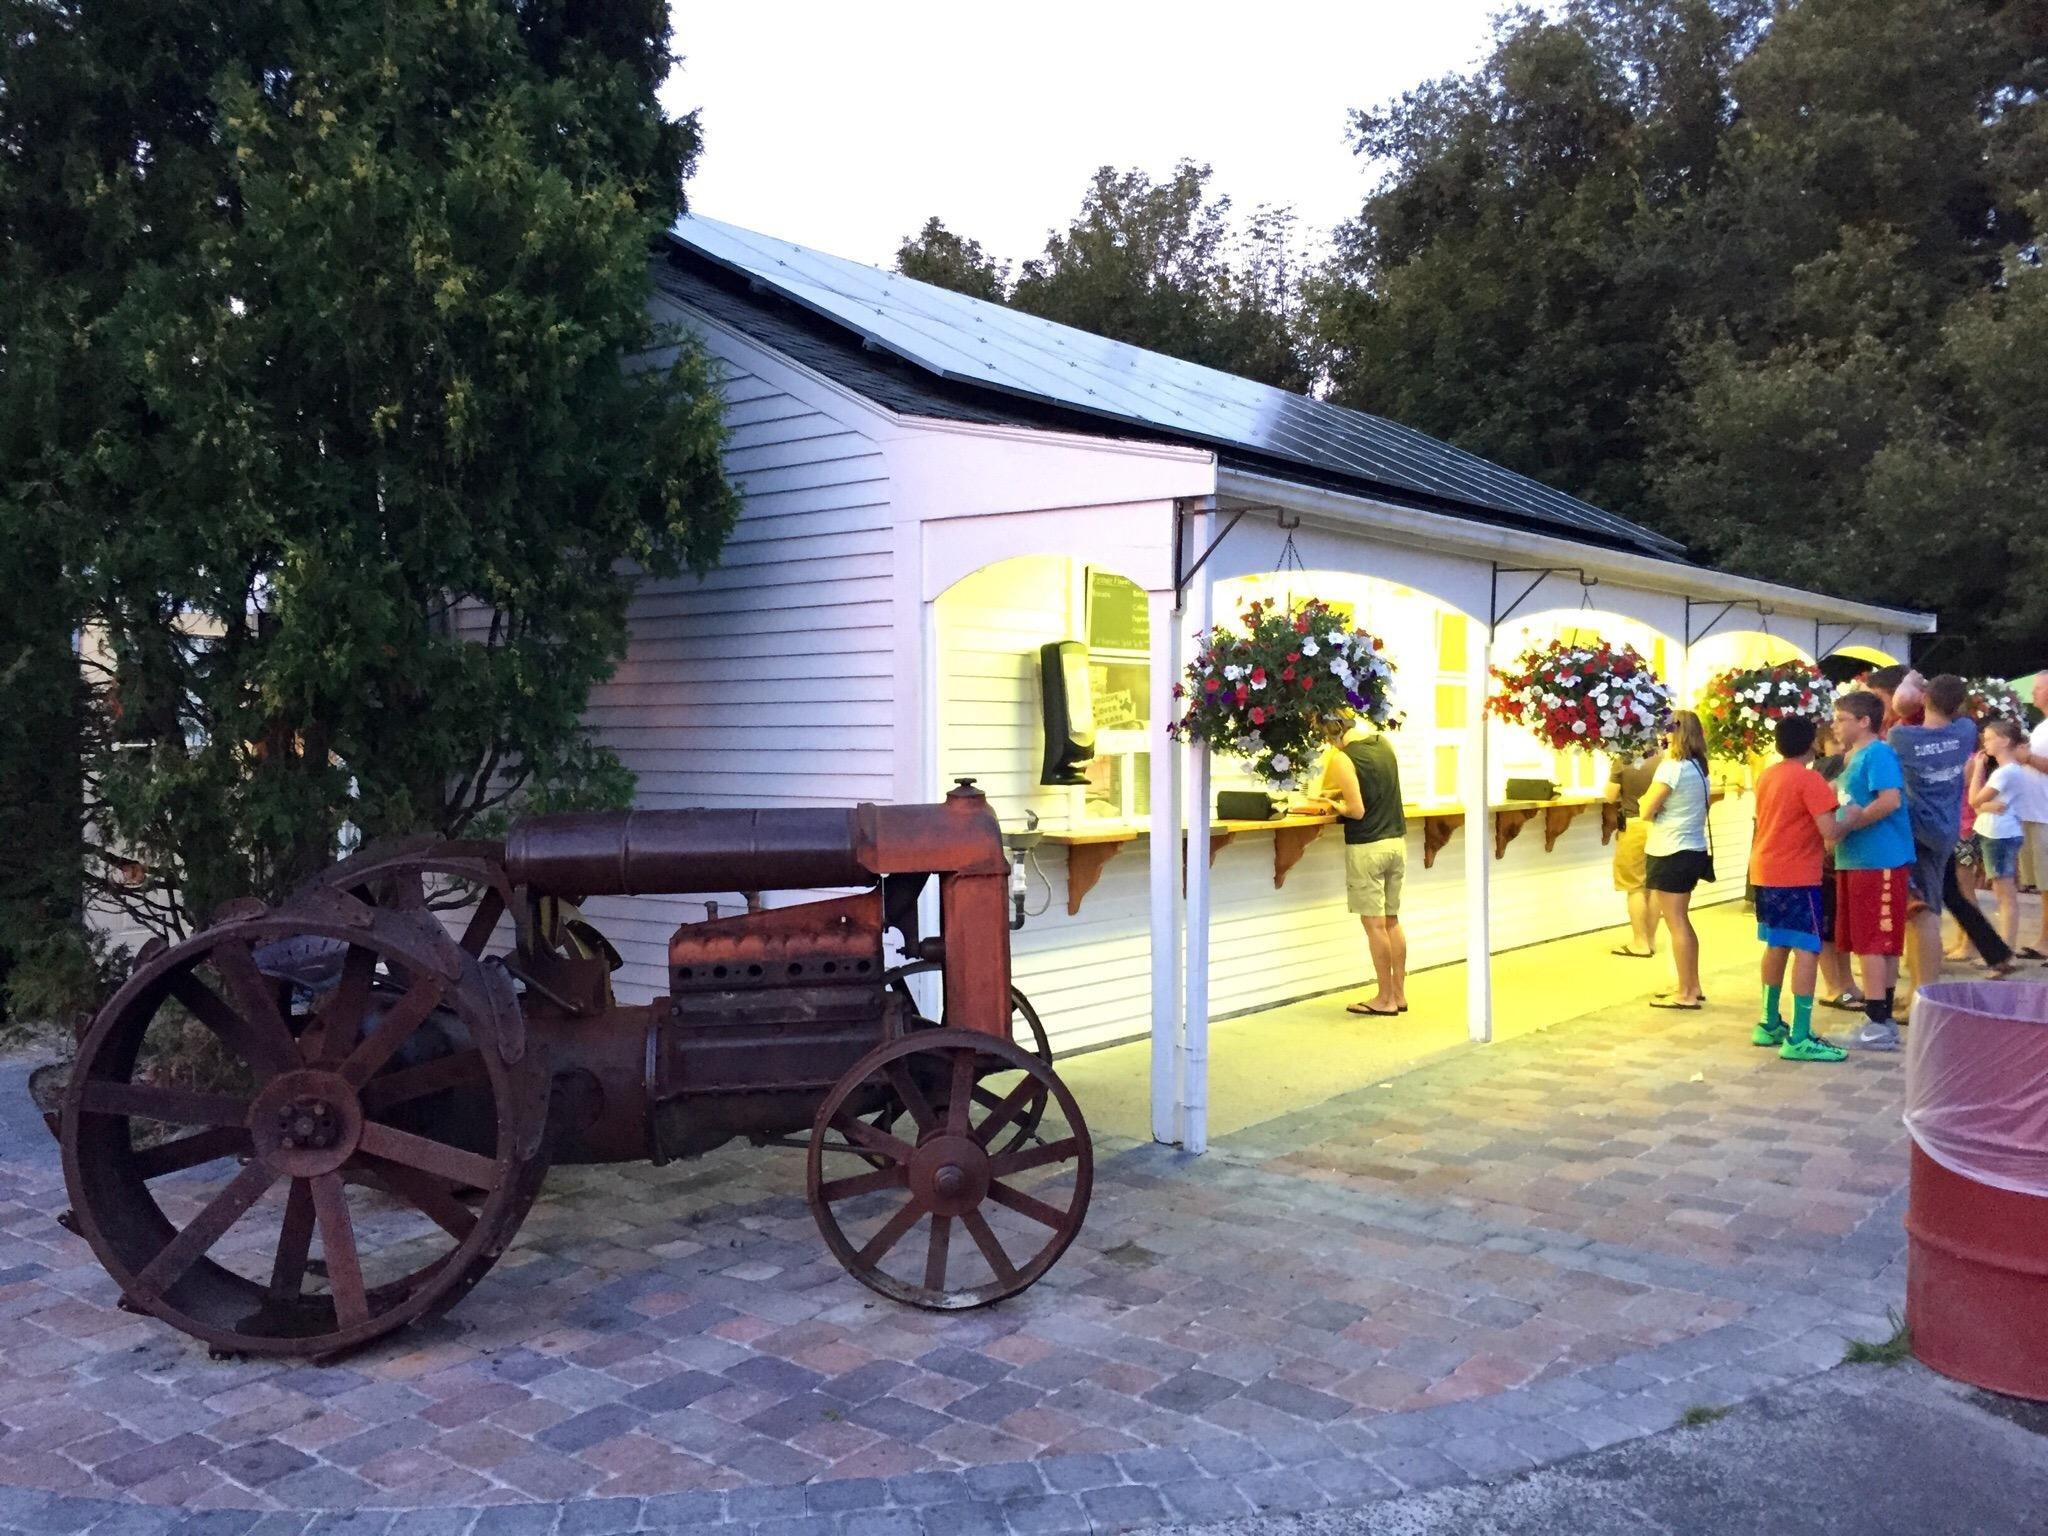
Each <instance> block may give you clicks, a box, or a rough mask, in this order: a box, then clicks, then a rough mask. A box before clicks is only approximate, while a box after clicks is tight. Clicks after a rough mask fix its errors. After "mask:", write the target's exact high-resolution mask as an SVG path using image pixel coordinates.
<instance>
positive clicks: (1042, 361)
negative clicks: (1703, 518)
mask: <svg viewBox="0 0 2048 1536" xmlns="http://www.w3.org/2000/svg"><path fill="white" fill-rule="evenodd" d="M670 238H671V241H672V243H673V244H672V253H671V260H670V262H669V263H668V264H667V266H666V268H665V269H664V268H661V267H660V266H659V264H658V267H657V270H658V272H659V277H658V281H659V282H660V285H661V286H662V287H663V288H664V289H665V290H666V291H667V292H669V293H671V294H672V295H674V296H675V297H676V298H677V299H679V300H681V301H682V302H684V303H687V304H690V305H692V306H694V307H696V308H699V309H701V310H703V311H704V312H705V313H707V314H709V315H711V316H713V317H715V318H717V319H719V320H722V321H724V322H725V323H727V324H729V325H731V326H733V327H734V328H735V329H737V330H739V331H741V332H742V333H744V334H746V335H749V336H751V337H753V338H754V339H755V340H758V341H760V342H761V343H763V344H764V345H766V346H770V347H773V348H774V349H776V350H777V351H780V352H784V353H787V354H788V355H789V356H791V357H792V358H794V359H796V360H797V361H799V362H802V363H804V364H805V365H806V366H809V367H811V368H813V369H815V370H816V371H818V372H820V373H822V374H824V375H825V376H826V377H828V378H831V379H833V380H835V381H836V382H838V383H840V384H842V385H844V386H845V387H847V388H849V389H851V390H854V391H855V392H857V393H859V394H861V395H864V396H866V397H868V398H870V399H872V400H874V401H876V402H877V403H878V404H881V405H884V406H886V407H888V408H889V409H891V410H894V411H897V412H899V413H902V414H906V415H923V416H935V417H940V418H943V419H951V420H964V421H981V422H1012V423H1017V424H1022V425H1030V426H1048V427H1058V428H1063V429H1064V430H1067V431H1083V432H1093V433H1096V434H1098V435H1104V429H1105V428H1106V427H1107V428H1109V429H1111V430H1110V432H1109V433H1108V434H1107V435H1114V436H1118V437H1128V438H1136V439H1140V440H1145V441H1153V442H1175V443H1188V444H1194V445H1198V446H1201V447H1205V448H1209V449H1213V450H1214V451H1215V452H1216V453H1217V455H1218V457H1219V460H1220V462H1222V463H1223V464H1225V465H1227V466H1229V467H1232V468H1236V469H1242V470H1248V471H1253V472H1257V473H1263V474H1268V475H1273V476H1276V477H1278V478H1281V479H1286V480H1293V481H1297V482H1300V483H1303V484H1309V485H1317V486H1321V487H1324V488H1326V489H1333V490H1339V491H1350V492H1354V493H1361V494H1365V495H1370V496H1373V497H1376V498H1378V499H1381V500H1384V501H1389V502H1393V503H1396V504H1399V505H1404V506H1411V507H1417V508H1421V509H1424V510H1429V511H1440V512H1447V513H1450V514H1452V515H1455V516H1460V517H1466V518H1471V519H1475V520H1478V521H1482V522H1488V523H1495V524H1502V525H1506V526H1512V527H1522V528H1528V529H1532V530H1535V531H1538V532H1543V533H1549V534H1554V535H1559V536H1562V537H1566V538H1572V539H1577V540H1580V541H1582V542H1590V543H1595V544H1600V545H1604V546H1607V547H1610V548H1618V549H1626V550H1630V551H1632V552H1635V553H1638V554H1646V555H1651V556H1654V557H1656V558H1659V559H1667V560H1668V559H1674V558H1683V555H1684V549H1683V546H1681V545H1679V544H1678V543H1676V542H1675V541H1673V540H1671V539H1667V538H1665V537H1664V536H1663V535H1662V534H1659V533H1655V532H1653V531H1651V530H1650V529H1648V528H1644V527H1642V526H1641V525H1639V524H1636V523H1632V522H1629V521H1628V520H1627V519H1625V518H1620V517H1616V516H1614V515H1613V514H1612V513H1609V512H1603V511H1602V510H1601V509H1600V508H1598V507H1595V506H1592V505H1591V504H1589V503H1587V502H1583V501H1580V500H1579V499H1578V498H1576V497H1573V496H1567V495H1565V494H1564V493H1563V492H1562V491H1558V490H1555V489H1553V488H1552V487H1550V486H1547V485H1544V484H1542V483H1541V482H1539V481H1536V480H1531V479H1529V478H1528V477H1527V476H1525V475H1518V474H1516V473H1514V472H1513V471H1512V470H1507V469H1503V468H1501V467H1500V466H1499V465H1497V464H1492V463H1489V462H1487V461H1486V460H1484V459H1481V458H1478V457H1477V456H1475V455H1473V454H1469V453H1466V452H1464V451H1463V450H1462V449H1458V448H1453V447H1451V446H1450V445H1449V444H1447V443H1441V442H1438V441H1437V440H1436V439H1435V438H1432V437H1429V436H1427V435H1425V434H1424V433H1421V432H1417V431H1414V430H1413V429H1411V428H1408V427H1403V426H1401V425H1399V424H1398V423H1395V422H1390V421H1387V420H1385V419H1383V418H1381V417H1378V416H1373V415H1369V414H1368V413H1366V412H1364V411H1354V410H1349V409H1346V408H1345V407H1343V406H1338V405H1331V404H1330V403H1328V402H1327V401H1322V400H1317V399H1314V398H1313V397H1311V396H1308V395H1298V394H1293V393H1290V392H1289V391H1287V390H1282V389H1275V388H1273V387H1272V386H1270V385H1265V384H1258V383H1255V382H1253V381H1252V380H1249V379H1242V378H1238V377H1237V376H1235V375H1233V374H1228V373H1223V372H1221V371H1219V370H1217V369H1214V368H1205V367H1202V366H1201V365H1199V364H1196V363H1188V362H1183V361H1181V360H1180V359H1178V358H1172V357H1167V356H1164V355H1163V354H1161V353H1157V352H1148V351H1146V350H1145V349H1144V348H1142V347H1134V346H1131V345H1129V344H1128V343H1125V342H1117V341H1109V340H1106V339H1104V338H1103V337H1100V336H1094V335H1090V334H1089V333H1088V332H1086V331H1080V330H1076V329H1074V328H1073V327H1071V326H1064V325H1057V324H1054V323H1053V322H1052V321H1049V320H1041V319H1038V318H1037V317H1036V316H1033V315H1026V314H1023V313H1021V312H1019V311H1016V310H1012V309H1008V308H1005V307H1004V306H1003V305H1000V304H991V303H988V302H986V301H984V300H981V299H973V298H969V297H967V296H966V295H964V294H958V293H953V292H951V291H949V290H947V289H943V288H937V287H934V286H932V285H931V284H929V283H920V282H916V281H913V280H912V279H910V278H906V277H903V276H901V275H900V274H897V273H891V272H882V271H879V270H877V269H876V268H873V267H867V266H862V265H861V264H859V263H858V262H851V261H845V260H842V259H841V258H839V257H835V256H826V255H822V254H820V253H818V252H816V251H811V250H807V249H806V248H804V247H802V246H798V245H791V244H789V243H787V242H785V241H781V240H773V239H770V238H768V237H767V236H764V235H757V234H754V233H752V232H751V231H748V230H743V229H738V228H735V227H734V226H732V225H729V224H720V223H717V222H716V221H714V220H710V219H704V218H699V217H697V216H695V215H692V216H690V217H686V218H684V219H681V220H678V221H677V223H676V224H675V226H674V228H673V229H672V230H671V231H670Z"/></svg>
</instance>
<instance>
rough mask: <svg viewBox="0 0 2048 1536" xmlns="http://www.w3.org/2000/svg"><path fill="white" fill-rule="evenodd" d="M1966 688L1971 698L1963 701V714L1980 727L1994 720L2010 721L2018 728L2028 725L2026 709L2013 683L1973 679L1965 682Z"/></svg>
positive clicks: (1992, 679) (1984, 678)
mask: <svg viewBox="0 0 2048 1536" xmlns="http://www.w3.org/2000/svg"><path fill="white" fill-rule="evenodd" d="M1964 686H1965V687H1967V688H1968V689H1969V696H1968V697H1967V698H1966V699H1965V700H1964V701H1963V713H1964V714H1966V715H1968V716H1969V717H1970V718H1971V719H1973V720H1975V721H1976V722H1977V723H1978V724H1979V725H1989V724H1990V723H1991V722H1992V721H1994V720H2010V721H2011V722H2012V723H2013V724H2014V725H2018V726H2024V725H2025V724H2026V723H2027V712H2026V709H2025V707H2024V706H2022V705H2021V703H2020V696H2019V693H2018V691H2017V690H2016V689H2015V688H2014V687H2013V685H2012V684H2011V683H2008V682H2006V681H2005V680H2003V679H2002V678H1996V677H1972V678H1967V679H1965V680H1964Z"/></svg>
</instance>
